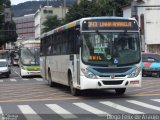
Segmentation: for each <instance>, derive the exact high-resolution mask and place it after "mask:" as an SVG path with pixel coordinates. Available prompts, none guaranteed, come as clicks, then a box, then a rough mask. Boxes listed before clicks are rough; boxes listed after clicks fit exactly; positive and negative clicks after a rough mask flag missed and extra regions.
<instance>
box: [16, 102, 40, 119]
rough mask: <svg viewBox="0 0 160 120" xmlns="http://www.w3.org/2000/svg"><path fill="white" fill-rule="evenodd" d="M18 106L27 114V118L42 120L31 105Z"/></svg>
mask: <svg viewBox="0 0 160 120" xmlns="http://www.w3.org/2000/svg"><path fill="white" fill-rule="evenodd" d="M18 108H19V109H20V111H21V112H22V113H23V114H24V115H25V117H26V118H27V120H42V119H41V117H40V116H39V115H37V113H36V112H35V111H34V110H33V109H32V108H31V107H30V106H29V105H18Z"/></svg>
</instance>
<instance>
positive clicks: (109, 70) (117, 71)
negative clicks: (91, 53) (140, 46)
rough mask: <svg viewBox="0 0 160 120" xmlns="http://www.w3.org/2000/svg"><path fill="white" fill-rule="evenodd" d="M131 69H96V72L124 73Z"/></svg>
mask: <svg viewBox="0 0 160 120" xmlns="http://www.w3.org/2000/svg"><path fill="white" fill-rule="evenodd" d="M130 69H131V67H128V68H94V70H96V71H98V72H100V73H124V72H127V71H128V70H130Z"/></svg>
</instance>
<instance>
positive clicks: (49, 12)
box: [34, 6, 68, 39]
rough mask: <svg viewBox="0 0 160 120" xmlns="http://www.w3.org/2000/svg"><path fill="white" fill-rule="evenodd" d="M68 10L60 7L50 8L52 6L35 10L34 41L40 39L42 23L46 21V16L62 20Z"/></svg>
mask: <svg viewBox="0 0 160 120" xmlns="http://www.w3.org/2000/svg"><path fill="white" fill-rule="evenodd" d="M67 11H68V9H64V8H62V7H57V8H56V7H52V6H44V7H42V8H40V9H38V10H37V12H36V13H35V15H34V19H35V23H34V25H35V39H40V36H41V34H42V30H43V28H44V26H43V25H42V23H43V22H44V21H45V20H46V17H47V16H53V15H57V16H58V18H59V19H63V18H64V17H65V14H66V12H67Z"/></svg>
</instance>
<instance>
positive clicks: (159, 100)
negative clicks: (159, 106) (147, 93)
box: [151, 99, 160, 102]
mask: <svg viewBox="0 0 160 120" xmlns="http://www.w3.org/2000/svg"><path fill="white" fill-rule="evenodd" d="M151 100H152V101H156V102H160V99H151Z"/></svg>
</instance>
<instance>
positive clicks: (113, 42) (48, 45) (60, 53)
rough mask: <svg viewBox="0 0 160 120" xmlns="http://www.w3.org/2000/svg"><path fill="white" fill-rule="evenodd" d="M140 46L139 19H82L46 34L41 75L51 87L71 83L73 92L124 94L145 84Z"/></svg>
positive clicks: (42, 45)
mask: <svg viewBox="0 0 160 120" xmlns="http://www.w3.org/2000/svg"><path fill="white" fill-rule="evenodd" d="M123 42H125V45H126V46H125V47H124V46H123V45H122V47H120V45H121V43H123ZM140 48H141V47H140V35H139V27H138V24H137V21H136V20H135V19H132V18H122V17H89V18H82V19H80V20H76V21H74V22H71V23H68V24H66V25H63V26H61V27H58V28H56V29H54V30H52V31H49V32H47V33H45V34H43V35H42V37H41V46H40V70H41V75H42V77H43V78H44V79H45V80H48V83H49V85H50V86H53V85H54V83H60V84H63V85H67V86H70V90H71V94H73V95H78V94H79V93H80V91H82V90H86V89H115V92H116V93H117V94H124V92H125V91H126V88H128V87H141V79H142V75H141V74H142V72H141V49H140ZM123 49H124V50H123Z"/></svg>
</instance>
